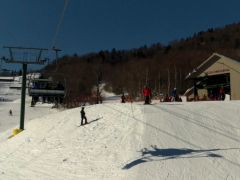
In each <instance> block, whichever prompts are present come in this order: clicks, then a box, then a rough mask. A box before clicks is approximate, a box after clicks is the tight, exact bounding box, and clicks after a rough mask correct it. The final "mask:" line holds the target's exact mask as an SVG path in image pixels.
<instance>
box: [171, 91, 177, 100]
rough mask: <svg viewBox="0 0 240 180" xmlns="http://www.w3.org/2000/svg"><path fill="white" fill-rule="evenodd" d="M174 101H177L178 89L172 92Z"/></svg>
mask: <svg viewBox="0 0 240 180" xmlns="http://www.w3.org/2000/svg"><path fill="white" fill-rule="evenodd" d="M172 97H173V98H172V101H176V100H177V99H176V97H177V88H174V89H173V91H172Z"/></svg>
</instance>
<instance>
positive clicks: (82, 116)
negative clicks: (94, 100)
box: [80, 107, 88, 125]
mask: <svg viewBox="0 0 240 180" xmlns="http://www.w3.org/2000/svg"><path fill="white" fill-rule="evenodd" d="M80 113H81V125H84V124H83V119H85V124H88V122H87V118H86V115H85V111H84V107H82V110H81V112H80Z"/></svg>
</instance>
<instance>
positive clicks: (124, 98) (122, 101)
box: [121, 93, 126, 103]
mask: <svg viewBox="0 0 240 180" xmlns="http://www.w3.org/2000/svg"><path fill="white" fill-rule="evenodd" d="M125 100H126V97H125V96H124V93H123V95H122V97H121V103H125Z"/></svg>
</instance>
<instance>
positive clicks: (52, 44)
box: [50, 0, 70, 49]
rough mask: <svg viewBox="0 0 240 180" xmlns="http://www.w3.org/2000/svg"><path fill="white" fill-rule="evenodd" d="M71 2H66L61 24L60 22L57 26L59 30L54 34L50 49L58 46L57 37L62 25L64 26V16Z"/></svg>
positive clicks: (66, 0)
mask: <svg viewBox="0 0 240 180" xmlns="http://www.w3.org/2000/svg"><path fill="white" fill-rule="evenodd" d="M69 1H70V0H65V1H64V7H63V10H62V13H61V16H60V19H59V22H58V24H57V28H56V31H55V34H54V36H53V39H52V42H51V47H50V49H52V48H54V47H55V45H56V41H57V36H58V34H59V31H60V28H61V25H62V23H63V19H64V16H65V13H66V10H67V7H68V4H69Z"/></svg>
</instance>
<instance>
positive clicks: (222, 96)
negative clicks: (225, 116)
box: [219, 87, 225, 101]
mask: <svg viewBox="0 0 240 180" xmlns="http://www.w3.org/2000/svg"><path fill="white" fill-rule="evenodd" d="M219 99H220V100H222V101H223V100H224V99H225V91H224V88H223V87H221V88H220V90H219Z"/></svg>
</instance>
